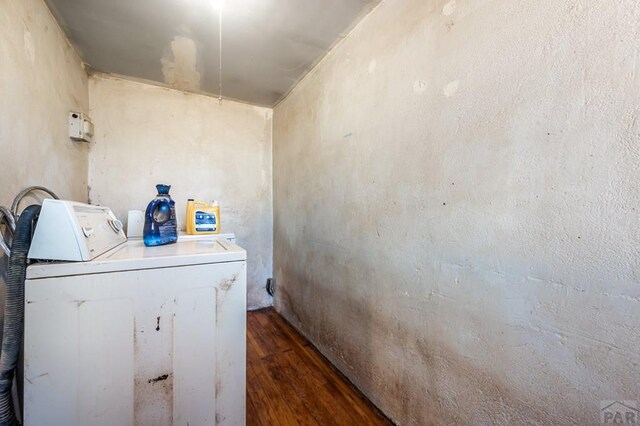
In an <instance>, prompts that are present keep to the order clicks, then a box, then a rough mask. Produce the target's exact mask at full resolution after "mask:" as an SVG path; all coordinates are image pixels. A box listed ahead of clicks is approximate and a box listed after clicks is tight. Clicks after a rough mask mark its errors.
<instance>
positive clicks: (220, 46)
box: [218, 7, 222, 105]
mask: <svg viewBox="0 0 640 426" xmlns="http://www.w3.org/2000/svg"><path fill="white" fill-rule="evenodd" d="M218 30H219V35H218V40H219V42H220V45H219V49H218V52H219V54H220V56H219V58H218V62H219V64H220V75H219V76H218V102H219V103H220V105H222V7H220V8H219V9H218Z"/></svg>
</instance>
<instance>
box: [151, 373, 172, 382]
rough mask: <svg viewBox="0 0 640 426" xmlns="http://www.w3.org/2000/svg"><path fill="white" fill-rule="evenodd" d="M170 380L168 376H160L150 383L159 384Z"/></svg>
mask: <svg viewBox="0 0 640 426" xmlns="http://www.w3.org/2000/svg"><path fill="white" fill-rule="evenodd" d="M168 378H169V375H168V374H163V375H162V376H158V377H156V378H155V379H149V383H157V382H161V381H163V380H167V379H168Z"/></svg>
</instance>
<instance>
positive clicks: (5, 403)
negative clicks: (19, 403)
mask: <svg viewBox="0 0 640 426" xmlns="http://www.w3.org/2000/svg"><path fill="white" fill-rule="evenodd" d="M39 213H40V206H38V205H33V206H29V207H27V208H26V209H24V211H23V212H22V214H21V215H20V218H19V219H18V223H17V224H16V231H15V234H14V236H13V243H12V244H11V255H10V256H9V268H8V273H7V296H6V301H5V307H4V329H3V336H2V355H0V426H15V425H18V424H19V423H18V420H17V418H16V415H15V413H14V410H13V406H12V402H11V401H12V396H11V387H12V385H13V377H14V375H15V370H16V366H17V365H18V358H19V356H20V349H21V348H22V337H23V334H24V281H25V278H26V272H27V254H28V253H29V247H30V246H31V236H32V233H33V228H34V222H35V220H36V218H37V217H38V214H39Z"/></svg>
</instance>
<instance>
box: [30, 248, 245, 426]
mask: <svg viewBox="0 0 640 426" xmlns="http://www.w3.org/2000/svg"><path fill="white" fill-rule="evenodd" d="M245 331H246V252H245V251H244V250H243V249H242V248H240V247H238V246H236V245H234V244H232V243H230V242H228V241H226V240H223V239H195V240H184V241H180V240H179V241H178V243H176V244H171V245H167V246H160V247H152V248H148V247H145V246H144V244H143V242H142V241H140V240H138V241H128V242H125V243H124V244H121V245H118V246H117V247H115V248H113V249H111V250H109V251H108V252H106V253H104V254H102V255H100V256H98V257H96V258H95V259H93V260H91V261H88V262H70V263H69V262H67V263H38V264H34V265H31V266H29V268H28V269H27V280H26V284H25V341H24V360H25V361H24V362H25V368H24V379H25V380H24V384H25V386H24V421H25V424H26V425H27V426H29V425H34V426H35V425H68V426H72V425H78V426H81V425H82V426H91V425H96V426H97V425H105V426H107V425H108V426H113V425H132V426H133V425H136V426H145V425H149V426H163V425H167V426H169V425H190V426H197V425H214V424H217V425H244V424H245V368H246V367H245V362H246V343H245V342H246V337H245Z"/></svg>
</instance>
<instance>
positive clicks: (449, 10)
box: [442, 0, 456, 16]
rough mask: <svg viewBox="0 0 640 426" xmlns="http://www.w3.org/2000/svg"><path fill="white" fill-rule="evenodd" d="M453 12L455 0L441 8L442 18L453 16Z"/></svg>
mask: <svg viewBox="0 0 640 426" xmlns="http://www.w3.org/2000/svg"><path fill="white" fill-rule="evenodd" d="M455 11H456V0H451V1H450V2H448V3H446V4H445V5H444V7H443V8H442V14H443V15H444V16H450V15H453V13H454V12H455Z"/></svg>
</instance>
